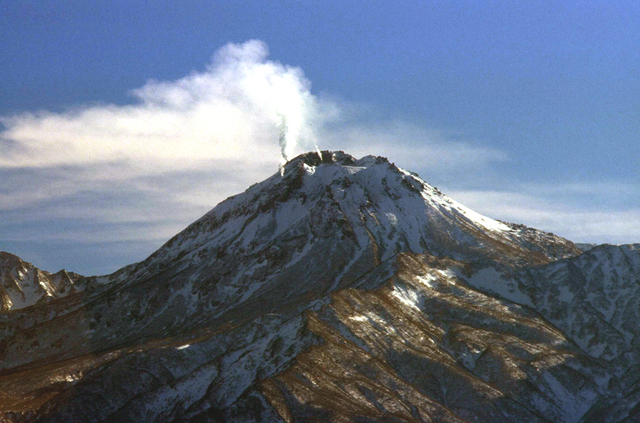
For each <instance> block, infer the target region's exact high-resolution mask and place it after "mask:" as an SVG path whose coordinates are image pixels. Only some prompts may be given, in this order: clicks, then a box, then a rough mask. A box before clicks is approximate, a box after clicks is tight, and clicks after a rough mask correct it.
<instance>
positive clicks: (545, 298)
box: [0, 152, 640, 422]
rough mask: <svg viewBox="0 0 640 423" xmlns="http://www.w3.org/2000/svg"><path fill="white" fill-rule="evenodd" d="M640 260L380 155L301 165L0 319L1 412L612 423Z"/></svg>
mask: <svg viewBox="0 0 640 423" xmlns="http://www.w3.org/2000/svg"><path fill="white" fill-rule="evenodd" d="M605 251H606V252H605ZM639 261H640V258H639V253H638V250H637V249H636V248H635V247H634V246H626V247H614V246H608V247H597V248H594V249H592V250H590V251H588V252H586V253H581V251H580V250H579V249H578V248H577V247H576V246H575V245H574V244H572V243H571V242H569V241H567V240H564V239H562V238H559V237H557V236H554V235H553V234H549V233H544V232H541V231H537V230H534V229H530V228H526V227H523V226H521V225H513V224H506V223H502V222H498V221H495V220H493V219H490V218H487V217H484V216H481V215H479V214H477V213H475V212H473V211H472V210H469V209H467V208H466V207H464V206H462V205H460V204H459V203H457V202H455V201H454V200H451V199H449V198H448V197H446V196H445V195H444V194H442V193H440V192H439V191H438V190H437V189H436V188H434V187H432V186H430V185H428V184H426V183H425V182H424V181H422V180H421V179H420V178H418V177H417V176H416V175H414V174H412V173H410V172H406V171H404V170H402V169H399V168H397V167H395V166H394V165H393V164H391V163H389V162H388V161H387V160H386V159H383V158H379V157H373V156H368V157H365V158H362V159H360V160H356V159H354V158H353V157H351V156H349V155H346V154H344V153H341V152H334V153H331V152H323V153H322V156H319V155H317V154H315V153H309V154H306V155H302V156H299V157H297V158H296V159H294V160H292V161H291V162H289V163H288V164H287V165H286V167H285V172H284V176H281V175H280V174H279V173H278V174H276V175H274V176H273V177H271V178H269V179H267V180H266V181H264V182H261V183H259V184H256V185H254V186H252V187H251V188H249V189H248V190H247V191H246V192H245V193H242V194H240V195H238V196H235V197H231V198H229V199H228V200H226V201H224V202H222V203H221V204H219V205H218V206H217V207H216V208H214V209H213V210H212V211H211V212H209V213H208V214H207V215H205V216H203V217H202V218H201V219H200V220H198V221H196V222H195V223H194V224H192V225H191V226H189V227H188V228H187V229H185V230H184V231H183V232H181V233H180V234H178V235H176V236H175V237H174V238H172V239H171V240H170V241H169V242H167V244H165V245H164V246H163V247H162V248H160V249H159V250H158V251H157V252H155V253H154V254H153V255H151V256H150V257H149V258H148V259H147V260H145V261H144V262H141V263H138V264H135V265H131V266H128V267H127V268H125V269H122V270H121V271H119V272H116V273H115V274H113V275H110V276H107V277H101V278H86V280H85V282H83V283H84V285H85V286H86V289H84V290H83V291H82V292H77V293H75V294H74V295H69V296H67V297H65V298H60V299H56V300H55V301H51V302H49V303H47V304H40V303H39V304H36V305H35V306H32V307H26V308H24V309H18V310H11V311H6V312H4V313H2V314H0V331H1V334H2V335H1V336H2V337H1V338H0V339H1V341H0V358H1V361H0V369H1V370H0V410H2V411H3V416H4V419H5V420H7V421H87V422H91V421H132V420H138V421H158V422H169V421H265V422H266V421H268V422H271V421H285V422H292V421H340V422H343V421H353V422H363V421H442V422H463V421H492V422H522V421H541V422H548V421H553V422H578V421H580V419H582V418H583V417H584V421H601V420H602V419H604V418H608V419H609V421H624V419H625V418H628V416H629V415H631V413H633V409H634V407H635V405H636V403H637V402H638V401H639V400H640V396H637V397H638V400H636V396H634V394H632V393H631V394H630V392H634V390H635V389H636V388H635V386H636V384H635V380H637V378H635V379H634V378H633V377H632V376H631V375H633V374H635V373H634V372H635V370H634V369H635V368H636V367H637V364H639V362H638V355H637V347H636V342H635V333H636V331H637V329H636V328H637V327H640V325H638V323H640V322H638V316H637V307H635V306H634V305H635V302H634V300H633V299H632V298H631V296H632V295H633V293H634V292H635V289H636V286H637V285H638V279H637V275H638V262H639ZM634 275H635V276H634ZM578 299H579V300H578ZM625 413H626V414H625ZM598 419H600V420H598Z"/></svg>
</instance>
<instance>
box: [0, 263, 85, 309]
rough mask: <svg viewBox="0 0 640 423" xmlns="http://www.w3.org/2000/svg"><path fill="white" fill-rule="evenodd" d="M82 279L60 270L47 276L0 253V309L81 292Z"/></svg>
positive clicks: (13, 307)
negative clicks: (79, 282) (80, 281)
mask: <svg viewBox="0 0 640 423" xmlns="http://www.w3.org/2000/svg"><path fill="white" fill-rule="evenodd" d="M81 278H82V276H80V275H78V274H76V273H71V272H67V271H66V270H61V271H59V272H58V273H55V274H51V273H49V272H45V271H42V270H40V269H38V268H36V267H35V266H33V265H32V264H31V263H27V262H25V261H22V260H21V259H20V258H19V257H17V256H14V255H13V254H9V253H6V252H3V251H0V310H16V309H19V308H24V307H28V306H31V305H33V304H36V303H38V302H43V301H50V300H52V299H54V298H61V297H64V296H66V295H69V294H74V293H76V292H78V290H82V289H83V288H84V287H83V286H77V285H76V283H77V282H78V280H80V279H81Z"/></svg>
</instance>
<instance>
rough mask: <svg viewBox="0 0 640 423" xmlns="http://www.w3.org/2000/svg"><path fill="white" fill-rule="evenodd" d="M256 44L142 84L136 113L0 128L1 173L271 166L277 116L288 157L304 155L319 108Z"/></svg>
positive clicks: (109, 108) (104, 110) (79, 115)
mask: <svg viewBox="0 0 640 423" xmlns="http://www.w3.org/2000/svg"><path fill="white" fill-rule="evenodd" d="M267 54H268V51H267V47H266V45H265V44H264V43H262V42H260V41H249V42H246V43H244V44H242V45H236V44H229V45H227V46H225V47H223V48H222V49H220V51H218V52H217V53H216V54H215V56H214V58H213V61H212V62H211V63H210V64H209V65H208V66H207V69H206V70H205V71H204V72H194V73H192V74H191V75H189V76H187V77H185V78H182V79H180V80H177V81H170V82H156V81H149V82H148V83H147V84H146V85H145V86H144V87H142V88H140V89H137V90H134V91H133V94H134V96H135V97H136V98H137V100H138V101H137V103H136V104H133V105H129V106H113V105H99V106H90V107H84V108H79V109H77V110H73V111H69V112H66V113H49V112H39V113H34V114H28V113H27V114H20V115H17V116H11V117H5V118H2V119H1V121H0V122H2V124H3V125H4V126H5V127H6V130H5V131H3V132H2V133H0V140H2V141H4V142H0V167H4V168H8V167H15V168H23V167H52V166H61V165H66V166H84V165H99V164H108V163H120V164H125V165H126V168H127V170H128V173H127V174H126V175H128V176H131V175H136V174H149V173H163V172H166V171H170V170H175V169H184V168H189V169H193V168H206V167H208V166H211V165H212V164H216V163H219V162H221V161H224V163H225V165H228V164H229V163H232V162H236V166H241V167H248V166H251V165H253V164H256V163H257V164H263V163H265V162H269V161H270V162H271V163H277V161H278V150H277V143H275V142H274V140H277V139H278V125H279V123H280V121H281V119H282V118H281V116H285V117H286V119H287V125H288V127H289V132H290V133H289V134H288V141H289V143H288V145H287V154H289V155H291V154H293V153H294V152H295V151H296V147H297V144H298V143H300V144H301V145H302V146H303V148H305V147H306V148H308V147H309V145H311V146H313V143H314V141H315V135H314V134H313V132H312V131H311V130H310V128H312V127H313V126H312V125H305V123H310V122H313V121H314V120H315V119H320V118H321V117H320V116H319V113H320V108H319V106H318V104H317V101H316V98H315V97H314V96H313V95H312V94H311V93H310V91H309V86H310V83H309V82H308V81H307V80H306V79H305V77H304V75H303V73H302V71H301V70H300V69H299V68H293V67H289V66H285V65H282V64H280V63H277V62H273V61H268V60H266V57H267Z"/></svg>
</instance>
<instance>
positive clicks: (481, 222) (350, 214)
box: [133, 151, 579, 276]
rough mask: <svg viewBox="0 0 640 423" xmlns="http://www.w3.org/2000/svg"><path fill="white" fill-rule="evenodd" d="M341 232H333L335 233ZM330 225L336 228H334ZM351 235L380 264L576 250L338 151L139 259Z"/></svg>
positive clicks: (311, 160)
mask: <svg viewBox="0 0 640 423" xmlns="http://www.w3.org/2000/svg"><path fill="white" fill-rule="evenodd" d="M336 229H337V230H336ZM332 231H333V232H332ZM331 236H337V237H338V238H340V237H341V238H345V237H346V238H349V239H351V240H352V241H353V243H354V245H356V246H357V250H359V251H362V250H364V249H366V248H367V247H368V246H371V247H373V248H375V250H376V256H377V260H385V259H387V258H389V257H391V256H393V255H394V254H397V253H399V252H401V251H410V252H413V253H424V252H429V253H431V254H436V255H448V256H451V257H455V258H459V259H470V258H471V257H473V258H474V259H477V258H478V257H481V258H482V257H484V258H487V259H495V260H500V261H503V262H530V263H534V262H538V263H542V262H546V261H549V260H551V259H557V258H562V257H568V256H572V255H575V254H578V253H579V251H578V250H577V248H576V247H575V246H574V245H573V244H572V243H571V242H569V241H567V240H565V239H562V238H559V237H556V236H554V235H553V234H549V233H545V232H541V231H537V230H533V229H529V228H527V227H524V226H522V225H511V224H506V223H502V222H499V221H497V220H494V219H491V218H488V217H485V216H482V215H480V214H479V213H476V212H474V211H473V210H471V209H469V208H467V207H465V206H463V205H461V204H460V203H458V202H456V201H454V200H452V199H451V198H449V197H447V196H446V195H444V194H443V193H441V192H440V191H439V190H438V189H437V188H435V187H433V186H431V185H429V184H427V183H426V182H425V181H423V180H422V179H420V178H419V177H418V176H417V175H416V174H414V173H412V172H408V171H406V170H403V169H401V168H398V167H396V166H395V165H394V164H392V163H390V162H389V161H388V160H387V159H386V158H383V157H376V156H365V157H363V158H361V159H356V158H354V157H353V156H350V155H348V154H346V153H344V152H342V151H335V152H330V151H323V152H321V155H319V154H318V153H316V152H311V153H306V154H302V155H300V156H298V157H296V158H294V159H293V160H291V161H289V162H288V163H287V164H286V165H285V167H284V173H283V175H281V174H280V173H276V174H274V175H273V176H272V177H270V178H268V179H267V180H265V181H263V182H260V183H257V184H255V185H253V186H251V187H250V188H249V189H248V190H246V191H245V192H244V193H241V194H239V195H236V196H233V197H230V198H229V199H227V200H225V201H223V202H222V203H220V204H219V205H218V206H216V207H215V208H214V209H213V210H211V211H210V212H209V213H207V214H206V215H205V216H203V217H202V218H201V219H199V220H198V221H196V222H195V223H193V224H192V225H190V226H189V227H188V228H186V229H185V230H184V231H183V232H181V233H180V234H178V235H176V236H175V237H174V238H172V239H171V240H170V241H169V242H167V243H166V244H165V245H164V246H163V247H162V248H161V249H160V250H158V251H157V252H156V253H154V254H153V255H152V256H151V257H149V259H147V260H146V261H145V262H143V263H141V264H140V266H139V267H138V269H136V270H134V272H133V275H134V276H135V275H142V274H148V273H149V271H153V270H152V269H157V268H158V266H164V267H166V266H169V265H170V263H173V262H174V261H175V260H178V259H182V258H183V257H184V258H185V260H188V261H189V262H190V263H191V262H192V261H193V260H198V258H201V259H204V258H205V257H209V256H210V255H212V254H214V255H215V256H217V257H221V256H223V255H224V254H232V255H236V256H237V255H245V256H246V255H251V254H257V253H258V252H260V251H262V250H268V249H269V248H271V247H272V245H274V244H277V240H278V239H291V238H296V237H297V238H300V237H303V238H304V239H306V240H307V241H308V242H307V243H308V244H309V245H311V244H313V243H314V242H316V241H317V240H318V239H321V238H326V237H331Z"/></svg>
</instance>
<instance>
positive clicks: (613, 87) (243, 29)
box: [0, 0, 640, 274]
mask: <svg viewBox="0 0 640 423" xmlns="http://www.w3.org/2000/svg"><path fill="white" fill-rule="evenodd" d="M3 3H4V4H3V5H2V7H3V10H4V12H3V14H2V15H1V16H0V31H1V34H2V38H3V42H2V43H1V45H0V60H1V62H0V63H2V66H0V117H1V118H0V124H1V125H2V126H1V127H0V129H2V132H0V154H1V155H2V156H3V157H0V250H6V251H9V252H13V253H16V254H18V255H20V256H21V257H23V258H24V259H26V260H29V261H32V262H33V263H34V264H36V265H38V266H40V267H43V268H44V269H47V270H51V271H56V270H58V269H60V268H63V267H64V268H68V269H71V270H75V271H78V272H81V273H85V274H94V273H107V272H111V271H113V270H115V269H117V268H118V267H120V266H123V265H125V264H128V263H130V262H133V261H137V260H141V259H143V258H144V257H146V256H147V255H148V254H150V253H151V252H153V250H154V249H155V248H157V247H158V246H160V245H161V244H162V243H163V242H164V241H166V240H167V239H168V238H170V237H171V236H172V235H173V234H174V233H176V232H177V231H179V230H180V229H181V228H183V227H184V226H186V225H187V224H188V223H190V222H191V221H193V220H195V219H196V218H198V217H199V216H200V215H202V214H203V213H205V212H206V211H208V210H209V209H210V208H211V207H213V206H214V205H215V204H216V203H217V202H219V201H220V200H222V199H224V198H226V196H228V195H231V194H234V193H236V192H239V191H241V190H243V189H244V188H246V187H247V186H248V185H250V184H251V183H253V182H256V181H258V180H261V179H263V178H265V177H267V176H268V175H269V174H270V173H273V172H275V171H276V170H277V165H278V160H279V148H278V143H277V125H278V122H277V119H276V118H275V117H274V116H276V114H275V113H274V111H275V112H277V113H281V112H282V111H283V110H284V111H285V112H284V113H285V114H287V116H288V119H292V120H291V122H299V124H300V125H299V129H300V131H299V134H298V136H297V138H298V140H297V141H298V147H297V148H293V147H292V148H291V151H290V153H291V154H294V153H295V152H299V151H303V150H305V149H309V148H312V147H313V141H314V140H315V141H316V142H317V143H318V145H319V147H320V148H322V149H344V150H345V151H347V152H351V153H352V154H355V155H362V154H379V155H387V156H388V157H389V158H390V159H391V160H392V161H395V162H396V163H397V164H400V165H402V166H403V167H405V168H408V169H410V170H413V171H416V172H418V173H419V174H420V175H421V176H422V177H423V178H424V179H425V180H427V182H429V183H431V184H433V185H436V186H438V187H439V188H440V189H441V190H443V191H444V192H445V193H448V194H449V195H451V196H452V197H453V198H455V199H456V200H458V201H460V202H462V203H463V204H465V205H467V206H469V207H472V208H474V209H476V210H477V211H479V212H481V213H484V214H486V215H488V216H491V217H494V218H499V219H503V220H509V221H515V222H517V223H525V224H527V225H530V226H533V227H537V228H539V229H544V230H549V231H553V232H554V233H557V234H559V235H562V236H565V237H568V238H569V239H572V240H574V241H577V242H612V243H626V242H638V241H640V225H638V222H640V207H639V206H640V195H639V194H640V172H638V170H637V167H638V163H640V143H638V138H639V135H640V102H639V100H638V99H639V98H640V81H639V75H640V25H638V24H637V23H638V22H640V4H638V3H637V2H630V1H629V2H624V1H617V2H596V1H590V2H577V1H562V2H559V1H558V2H544V1H543V2H489V1H483V2H471V1H464V2H442V1H437V2H435V1H434V2H429V1H415V2H413V1H407V2H390V1H366V2H365V1H322V2H320V1H314V2H312V1H291V2H289V1H279V2H258V1H254V2H248V1H246V2H245V1H229V2H226V1H216V2H204V1H187V0H185V1H144V2H143V1H137V0H127V1H109V2H87V1H76V0H64V1H62V0H61V1H23V0H21V1H16V2H3ZM250 40H254V41H250ZM258 40H259V41H258ZM230 43H231V44H230ZM234 46H235V47H234ZM214 54H215V55H216V56H215V58H213V59H212V57H213V56H214ZM240 74H242V76H238V75H240ZM274 81H276V82H274ZM273 84H276V85H273ZM278 84H279V85H278ZM228 87H231V88H232V89H227V88H228ZM281 92H286V93H288V94H287V95H284V96H283V97H284V100H282V99H278V100H277V101H276V100H274V99H273V97H274V95H273V93H281ZM203 93H205V94H203ZM207 113H211V114H207ZM289 114H291V115H290V116H289ZM210 116H216V118H210ZM223 117H224V119H223ZM216 119H218V120H216ZM241 123H242V124H241ZM240 126H242V128H241V129H239V127H240ZM114 128H115V129H114ZM309 128H311V129H309ZM294 141H295V140H294ZM292 142H293V141H292Z"/></svg>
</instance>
